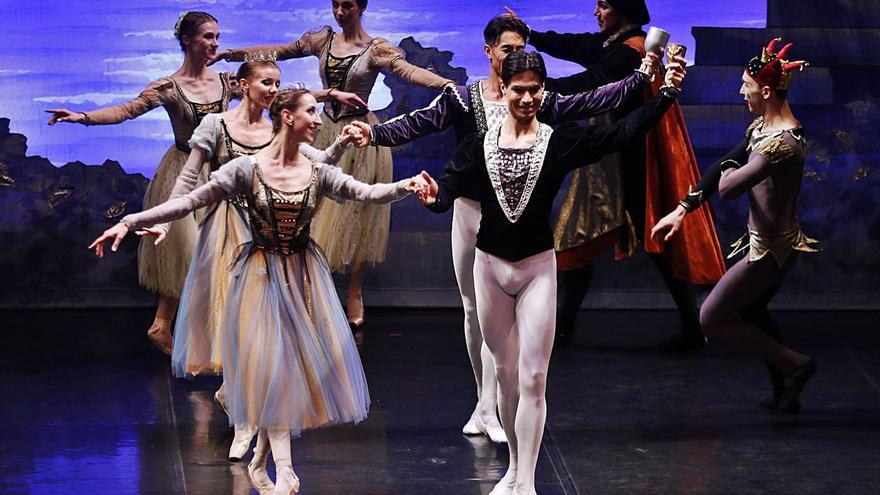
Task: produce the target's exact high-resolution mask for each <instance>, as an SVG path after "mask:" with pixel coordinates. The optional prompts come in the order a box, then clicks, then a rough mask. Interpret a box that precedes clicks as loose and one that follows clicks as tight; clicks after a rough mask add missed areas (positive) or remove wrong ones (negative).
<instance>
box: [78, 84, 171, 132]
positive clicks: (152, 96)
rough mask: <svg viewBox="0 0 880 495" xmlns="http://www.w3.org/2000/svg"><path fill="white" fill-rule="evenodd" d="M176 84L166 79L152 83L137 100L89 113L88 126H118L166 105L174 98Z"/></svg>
mask: <svg viewBox="0 0 880 495" xmlns="http://www.w3.org/2000/svg"><path fill="white" fill-rule="evenodd" d="M174 91H175V90H174V82H172V81H171V79H170V78H168V77H165V78H162V79H159V80H157V81H154V82H152V83H150V85H149V86H147V87H146V88H145V89H144V90H143V91H141V93H140V94H139V95H138V96H137V98H135V99H133V100H131V101H129V102H127V103H123V104H121V105H114V106H112V107H106V108H101V109H98V110H92V111H91V112H88V117H89V118H88V121H87V122H84V123H85V124H86V125H105V124H118V123H120V122H124V121H126V120H130V119H133V118H135V117H138V116H140V115H143V114H145V113H147V112H149V111H150V110H152V109H154V108H158V107H161V106H162V105H165V104H166V103H168V102H169V101H171V99H172V98H173V97H174V96H173V92H174Z"/></svg>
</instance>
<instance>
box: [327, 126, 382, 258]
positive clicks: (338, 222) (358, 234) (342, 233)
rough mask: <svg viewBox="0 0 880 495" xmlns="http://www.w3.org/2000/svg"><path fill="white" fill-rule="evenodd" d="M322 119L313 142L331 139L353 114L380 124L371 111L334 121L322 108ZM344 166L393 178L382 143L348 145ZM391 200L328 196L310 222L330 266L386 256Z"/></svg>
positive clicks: (374, 177) (371, 177)
mask: <svg viewBox="0 0 880 495" xmlns="http://www.w3.org/2000/svg"><path fill="white" fill-rule="evenodd" d="M321 119H322V120H323V124H322V125H321V130H320V132H319V133H318V137H317V138H316V139H315V143H314V146H315V147H316V148H318V149H324V148H326V147H327V146H330V144H331V143H333V140H335V139H336V136H337V135H338V134H339V131H340V130H341V129H342V128H343V127H344V126H345V125H346V124H349V123H350V122H352V121H354V120H361V121H364V122H367V123H368V124H378V123H379V119H377V118H376V116H375V115H373V114H372V113H368V114H367V115H365V116H363V117H346V118H342V119H340V120H339V121H338V122H333V121H332V120H330V118H329V117H327V115H325V114H322V115H321ZM338 166H339V167H340V168H341V169H342V171H343V172H345V173H347V174H350V175H352V176H354V178H355V179H357V180H359V181H361V182H366V183H368V184H375V183H382V182H391V180H392V175H393V169H392V163H391V150H389V149H388V148H385V147H382V146H367V147H364V148H350V149H348V150H347V151H346V152H345V154H343V155H342V158H341V159H340V160H339V163H338ZM390 225H391V206H390V205H388V204H382V205H377V204H365V203H361V202H358V201H344V202H342V203H337V202H335V201H333V200H330V199H327V198H324V199H323V200H322V201H321V204H320V207H319V208H318V210H317V212H316V213H315V219H314V221H313V222H312V231H311V233H312V238H313V239H315V242H317V243H318V245H319V246H321V248H322V249H323V250H324V253H325V254H326V256H327V262H328V263H329V265H330V269H331V270H333V271H334V272H337V273H345V272H347V271H348V270H352V271H357V270H359V269H360V267H361V266H363V264H364V263H368V264H370V265H375V264H377V263H381V262H383V261H385V251H386V247H387V244H388V229H389V227H390Z"/></svg>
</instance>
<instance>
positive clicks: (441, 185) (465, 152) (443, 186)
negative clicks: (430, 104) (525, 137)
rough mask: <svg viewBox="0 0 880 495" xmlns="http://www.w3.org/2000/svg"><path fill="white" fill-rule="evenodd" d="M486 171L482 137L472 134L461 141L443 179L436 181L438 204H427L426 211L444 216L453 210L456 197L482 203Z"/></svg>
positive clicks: (445, 170) (444, 172) (481, 135)
mask: <svg viewBox="0 0 880 495" xmlns="http://www.w3.org/2000/svg"><path fill="white" fill-rule="evenodd" d="M485 170H486V165H485V158H484V157H483V134H471V135H469V136H468V137H466V138H465V139H464V141H462V142H461V144H460V145H459V146H458V148H457V149H456V150H455V155H454V156H453V157H452V160H450V161H449V163H447V164H446V166H444V167H443V176H441V177H439V178H437V179H436V181H437V188H438V189H437V201H435V202H434V204H432V205H427V208H428V209H429V210H431V211H433V212H435V213H443V212H445V211H448V210H449V209H450V208H452V205H453V203H454V202H455V199H456V198H459V197H465V198H468V199H472V200H474V201H479V200H480V198H481V197H482V192H481V189H482V187H483V184H484V181H483V175H484V174H485Z"/></svg>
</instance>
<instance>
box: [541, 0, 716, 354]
mask: <svg viewBox="0 0 880 495" xmlns="http://www.w3.org/2000/svg"><path fill="white" fill-rule="evenodd" d="M594 14H595V16H596V20H597V21H598V24H599V29H600V32H598V33H582V34H560V33H556V32H554V31H546V32H539V31H535V30H531V32H530V34H529V43H531V44H532V45H533V46H534V47H535V48H536V49H538V50H539V51H541V52H544V53H546V54H548V55H552V56H553V57H556V58H559V59H562V60H568V61H571V62H574V63H577V64H580V65H582V66H583V67H585V68H586V70H584V71H583V72H580V73H577V74H573V75H570V76H567V77H563V78H557V79H550V80H548V82H547V89H548V90H551V91H557V92H559V93H561V94H571V93H575V92H579V91H585V90H588V89H591V88H595V87H597V86H599V85H602V84H607V83H609V82H612V81H616V80H618V79H621V78H623V77H626V76H627V75H628V74H630V73H631V72H632V70H633V69H635V68H636V67H638V65H639V59H640V58H642V57H643V56H644V55H645V48H644V41H645V32H644V31H642V26H643V25H645V24H647V23H648V22H650V20H651V17H650V15H649V13H648V9H647V7H646V6H645V2H644V0H598V1H597V2H596V9H595V11H594ZM661 84H662V80H661V79H659V78H658V79H657V80H656V81H655V82H654V84H653V85H651V86H650V87H648V88H647V89H646V90H645V98H646V99H647V98H650V97H651V96H652V95H653V94H656V92H657V90H658V89H659V87H660V85H661ZM639 104H641V102H638V101H636V102H632V103H631V104H630V105H629V106H623V107H621V108H620V109H618V111H617V112H615V113H614V114H613V115H612V118H619V117H620V116H621V115H626V114H627V113H628V112H630V111H632V109H633V108H634V107H636V106H638V105H639ZM699 178H700V170H699V168H698V166H697V162H696V159H695V157H694V153H693V149H692V147H691V143H690V138H689V137H688V133H687V128H686V126H685V122H684V118H683V116H682V113H681V109H680V108H679V105H678V103H677V102H676V103H675V104H673V108H671V109H670V111H669V112H667V113H666V115H665V116H664V117H663V119H662V120H661V121H660V123H659V124H658V125H657V126H656V127H654V128H653V129H652V130H651V131H650V132H649V133H648V135H647V137H646V139H645V140H644V141H642V142H638V143H635V142H634V143H632V145H631V146H628V147H627V148H626V149H625V150H623V151H622V152H621V153H620V154H618V155H613V156H607V157H603V159H602V162H601V163H600V164H599V166H597V167H585V168H582V169H580V170H577V171H575V172H574V173H573V174H572V178H571V182H570V186H569V188H568V190H567V191H566V193H565V196H564V200H563V202H562V207H561V209H560V213H559V218H558V219H557V222H556V225H555V228H554V235H555V240H556V246H555V247H556V250H557V256H558V267H559V269H560V271H562V277H561V279H562V284H563V288H562V297H561V303H560V308H559V322H558V326H557V332H558V341H559V344H560V345H566V344H567V343H569V342H571V340H572V338H573V335H574V332H575V323H576V318H577V313H578V309H579V308H580V305H581V303H582V302H583V300H584V297H585V296H586V294H587V292H588V290H589V288H590V284H591V281H592V278H593V265H592V263H593V261H594V260H595V259H596V257H597V256H598V255H599V254H601V253H602V252H604V251H605V250H607V249H608V248H609V247H611V246H612V245H614V244H615V243H617V244H618V246H619V248H618V249H617V250H616V256H615V257H616V258H617V259H621V258H624V257H627V256H629V255H631V254H633V253H634V252H635V243H634V242H633V239H635V240H636V241H638V242H643V243H644V249H645V253H646V254H647V256H648V259H650V260H651V262H652V264H653V265H654V266H656V267H657V270H658V271H659V272H660V275H661V276H662V277H663V282H664V283H665V285H666V288H667V290H668V291H669V293H670V295H671V296H672V299H673V300H674V301H675V305H676V307H677V308H678V313H679V317H680V319H681V329H680V332H679V334H678V335H676V336H673V337H671V338H668V339H666V340H664V341H663V342H662V343H661V348H662V349H664V350H668V351H673V352H693V351H700V350H702V349H704V348H705V346H706V339H705V337H704V336H703V334H702V332H701V331H700V325H699V319H698V312H697V303H696V297H695V294H694V291H693V289H692V287H691V286H690V285H689V284H714V283H716V282H717V281H718V280H719V279H720V278H721V275H722V274H724V259H723V256H722V253H721V245H720V243H719V242H718V235H717V234H716V233H715V227H714V224H713V221H712V217H711V213H710V212H709V209H708V207H703V208H700V209H699V211H697V212H696V213H695V214H694V215H691V216H689V217H688V219H687V221H686V224H685V225H684V227H683V235H682V236H680V237H678V238H676V239H674V241H673V242H670V243H667V244H663V243H659V242H656V241H654V240H653V239H651V238H650V236H649V235H647V233H648V232H649V231H650V228H651V226H653V225H654V223H655V222H656V221H657V220H658V219H659V217H660V216H661V215H662V214H663V212H665V211H669V210H670V209H672V208H673V207H674V206H675V205H676V204H677V202H678V200H679V198H681V196H682V195H684V194H685V193H686V192H687V188H688V185H690V184H693V183H694V182H696V181H697V180H698V179H699Z"/></svg>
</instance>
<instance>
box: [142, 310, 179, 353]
mask: <svg viewBox="0 0 880 495" xmlns="http://www.w3.org/2000/svg"><path fill="white" fill-rule="evenodd" d="M147 338H149V339H150V342H152V343H153V345H155V346H156V347H157V348H158V349H159V350H160V351H162V352H164V353H165V354H167V355H169V356H170V355H171V350H172V347H173V345H174V339H173V338H172V337H171V320H163V319H161V318H156V320H155V321H154V322H153V325H152V326H151V327H150V329H149V330H147Z"/></svg>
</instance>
